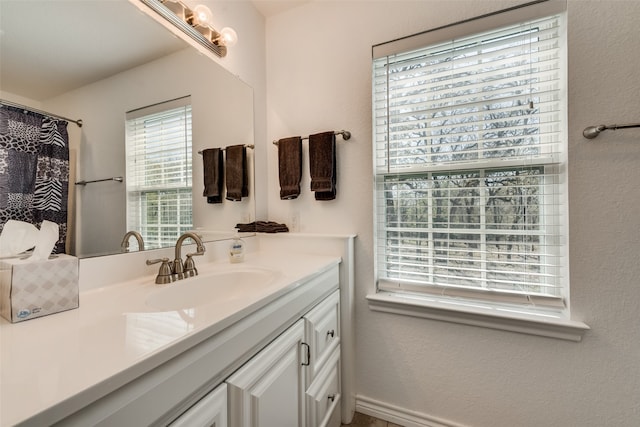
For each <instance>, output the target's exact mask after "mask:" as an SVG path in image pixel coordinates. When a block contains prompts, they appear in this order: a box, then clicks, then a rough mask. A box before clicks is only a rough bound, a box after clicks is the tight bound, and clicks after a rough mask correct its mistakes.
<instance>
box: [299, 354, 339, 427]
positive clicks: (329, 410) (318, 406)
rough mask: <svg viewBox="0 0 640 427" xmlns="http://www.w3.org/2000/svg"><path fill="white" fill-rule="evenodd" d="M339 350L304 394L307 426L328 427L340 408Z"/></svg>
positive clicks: (332, 355) (329, 359)
mask: <svg viewBox="0 0 640 427" xmlns="http://www.w3.org/2000/svg"><path fill="white" fill-rule="evenodd" d="M340 397H341V395H340V349H339V348H336V349H335V350H334V351H333V352H332V353H331V354H330V356H329V358H328V360H327V363H326V364H325V366H324V367H323V368H322V369H321V370H320V372H318V375H317V376H316V379H315V381H314V382H313V383H312V384H311V386H309V388H308V389H307V392H306V403H307V425H309V426H317V427H325V426H326V427H329V426H330V423H333V422H334V420H336V419H337V420H338V424H337V425H340V424H339V417H337V418H336V417H335V416H333V415H334V412H336V411H339V407H340Z"/></svg>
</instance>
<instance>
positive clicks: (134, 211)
mask: <svg viewBox="0 0 640 427" xmlns="http://www.w3.org/2000/svg"><path fill="white" fill-rule="evenodd" d="M189 102H190V100H189V98H188V97H187V98H181V99H179V100H174V101H170V102H167V103H162V104H157V105H154V106H151V107H146V108H143V109H140V110H135V111H132V112H129V113H127V121H126V153H127V229H129V230H138V231H139V232H140V233H141V234H142V236H143V238H144V241H145V246H146V247H148V248H158V247H163V246H170V245H173V244H174V243H175V241H176V239H177V238H178V237H179V236H180V234H182V233H183V232H185V231H187V230H190V229H191V228H192V225H193V219H192V195H191V186H192V184H191V175H192V173H191V172H192V166H191V163H192V161H191V105H190V104H189Z"/></svg>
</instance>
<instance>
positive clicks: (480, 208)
mask: <svg viewBox="0 0 640 427" xmlns="http://www.w3.org/2000/svg"><path fill="white" fill-rule="evenodd" d="M465 25H467V24H465V23H463V24H460V25H458V26H457V27H458V28H456V30H457V31H458V32H464V31H465V28H467V27H465ZM563 26H564V20H563V15H562V14H558V15H553V16H547V17H543V18H536V19H527V20H526V21H519V22H517V23H516V24H509V25H502V26H500V27H492V29H491V30H489V31H483V32H480V33H475V34H473V35H469V36H466V35H465V36H460V35H459V36H456V37H454V38H449V39H448V41H444V42H443V41H436V42H432V43H429V44H423V46H424V47H420V48H416V47H415V46H414V47H412V48H411V49H410V50H404V51H401V52H400V51H398V48H397V46H398V45H402V46H404V47H406V46H407V41H406V40H401V41H400V42H399V43H397V42H392V46H382V49H378V50H376V47H374V60H373V138H374V144H375V147H374V170H375V185H376V189H375V206H376V214H375V220H376V224H375V229H376V274H377V289H378V291H379V292H393V293H399V294H404V295H410V296H412V297H414V296H416V295H417V296H418V297H420V296H423V297H425V296H428V297H433V296H437V297H438V298H442V299H447V298H449V299H456V300H459V301H473V302H474V303H476V302H480V303H484V304H490V305H491V304H503V305H510V306H513V305H517V306H518V307H520V308H523V309H524V308H525V307H526V309H532V310H535V311H550V312H554V313H560V314H562V313H565V308H566V306H567V298H568V280H569V277H568V258H567V233H566V227H567V224H566V198H567V195H566V131H565V128H566V119H565V116H566V102H567V101H566V89H565V85H566V77H565V67H566V65H565V63H566V51H565V47H564V46H565V40H564V37H565V35H564V33H565V30H564V28H563ZM449 30H450V29H447V31H449ZM428 36H430V37H432V38H437V35H434V34H428ZM421 37H424V34H423V35H421ZM411 43H415V41H411V40H410V41H409V44H411ZM394 49H395V50H394ZM400 49H402V48H400ZM380 51H382V52H383V53H380Z"/></svg>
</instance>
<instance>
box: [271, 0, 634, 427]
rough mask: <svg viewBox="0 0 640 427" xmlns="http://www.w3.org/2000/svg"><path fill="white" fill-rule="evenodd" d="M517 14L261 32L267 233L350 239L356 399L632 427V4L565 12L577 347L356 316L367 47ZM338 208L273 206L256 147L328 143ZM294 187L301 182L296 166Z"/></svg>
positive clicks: (504, 421) (538, 421)
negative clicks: (316, 137) (322, 135)
mask: <svg viewBox="0 0 640 427" xmlns="http://www.w3.org/2000/svg"><path fill="white" fill-rule="evenodd" d="M519 3H524V2H523V1H515V0H514V1H482V2H480V1H466V0H454V1H451V0H449V1H445V0H423V1H413V2H411V1H313V2H310V3H308V4H305V5H303V6H300V7H298V8H295V9H292V10H290V11H288V12H285V13H282V14H280V15H276V16H274V17H272V18H270V19H268V20H267V22H266V41H267V50H266V52H267V58H266V59H267V86H266V87H267V138H266V141H265V144H266V148H265V150H266V155H267V156H268V211H269V219H271V220H276V221H281V222H287V223H291V221H292V219H293V218H296V217H297V218H298V219H299V224H300V226H299V227H300V231H303V232H317V233H345V232H347V233H349V232H356V233H358V239H357V245H356V286H357V289H356V299H357V304H356V321H357V323H356V325H357V326H356V335H357V366H358V370H357V382H358V386H357V390H358V394H359V395H361V396H363V397H367V398H371V399H376V400H379V401H381V402H385V403H386V404H388V405H392V406H393V405H396V406H397V407H398V408H400V409H404V410H407V411H416V412H417V413H418V415H420V417H422V419H428V418H433V419H436V418H437V419H440V420H441V421H443V422H444V423H445V424H450V425H453V424H455V423H458V424H462V425H469V426H486V427H498V426H505V427H511V426H519V427H521V426H532V427H533V426H535V427H538V426H563V427H565V426H598V427H599V426H604V425H610V426H613V425H615V426H634V425H637V423H638V420H639V419H640V403H639V402H640V401H639V399H638V396H639V395H640V363H638V357H639V356H640V327H639V322H640V314H639V307H640V286H639V285H640V283H639V280H638V277H639V276H640V262H638V260H639V256H638V249H639V246H640V227H638V223H637V212H638V211H640V197H639V196H640V130H627V131H622V130H621V131H617V132H613V131H609V132H605V133H603V134H602V135H600V137H599V138H597V139H595V140H593V141H589V140H586V139H584V138H583V137H582V135H581V132H582V129H583V128H584V127H586V126H588V125H594V124H600V123H605V124H611V123H627V122H637V121H639V120H640V115H639V113H638V112H639V111H640V96H639V94H640V74H638V70H640V55H638V52H639V51H640V50H639V49H640V31H639V30H638V27H639V26H640V1H614V0H611V1H588V0H570V1H569V2H568V20H569V21H568V24H569V33H568V37H569V141H568V143H569V162H570V163H569V165H570V166H569V177H570V178H569V192H570V196H569V197H570V247H571V251H570V252H571V257H570V262H571V303H572V309H573V312H574V317H575V318H577V319H579V320H584V321H585V322H586V323H587V324H589V325H590V326H591V328H592V330H591V331H590V332H588V333H587V334H586V336H585V338H584V340H583V341H582V342H581V343H572V342H566V341H560V340H555V339H551V338H542V337H534V336H529V335H521V334H516V333H510V332H504V331H495V330H489V329H483V328H478V327H472V326H463V325H457V324H451V323H444V322H438V321H432V320H424V319H417V318H411V317H403V316H398V315H392V314H384V313H377V312H372V311H370V310H369V308H368V306H367V304H366V301H365V295H366V294H367V293H368V292H370V291H371V290H372V289H373V258H372V256H373V231H372V230H373V225H372V222H373V216H372V191H373V189H372V166H371V165H372V159H371V95H370V90H371V89H370V88H371V78H370V74H371V71H370V63H371V46H372V45H373V44H376V43H381V42H384V41H387V40H391V39H394V38H396V37H400V36H404V35H409V34H412V33H415V32H418V31H421V30H425V29H429V28H434V27H438V26H440V25H444V24H447V23H451V22H455V21H459V20H462V19H465V18H471V17H473V16H476V15H480V14H483V13H487V12H491V11H494V10H499V9H502V8H504V7H507V6H512V5H515V4H519ZM342 128H344V129H348V130H350V131H351V132H352V133H353V138H352V139H351V140H350V141H348V142H340V143H339V148H338V168H339V169H338V185H337V186H338V198H337V200H335V201H332V202H316V201H315V200H314V199H313V194H312V193H311V192H310V191H309V190H308V188H309V178H308V172H305V176H304V178H303V182H302V188H303V193H302V195H301V197H300V198H298V199H297V200H293V201H281V200H280V199H279V193H278V192H279V188H278V172H277V150H276V148H275V147H274V146H272V145H271V143H270V141H271V140H273V139H278V138H281V137H285V136H290V135H308V134H310V133H314V132H316V131H323V130H328V129H342ZM304 158H305V165H304V166H305V169H304V170H305V171H307V170H308V168H307V165H306V159H307V158H308V157H307V155H306V153H305V157H304Z"/></svg>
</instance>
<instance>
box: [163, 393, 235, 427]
mask: <svg viewBox="0 0 640 427" xmlns="http://www.w3.org/2000/svg"><path fill="white" fill-rule="evenodd" d="M170 427H227V385H226V384H224V383H223V384H220V385H219V386H218V387H216V388H215V389H214V390H213V391H212V392H210V393H209V394H207V395H206V396H205V397H203V398H202V399H200V400H199V401H198V402H197V403H196V404H195V405H193V406H192V407H191V408H189V409H188V410H187V411H186V412H185V413H184V414H182V415H180V417H178V419H176V420H175V421H174V422H173V423H171V424H170Z"/></svg>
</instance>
